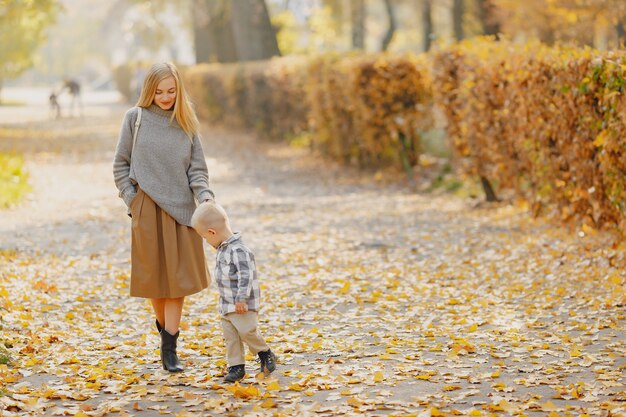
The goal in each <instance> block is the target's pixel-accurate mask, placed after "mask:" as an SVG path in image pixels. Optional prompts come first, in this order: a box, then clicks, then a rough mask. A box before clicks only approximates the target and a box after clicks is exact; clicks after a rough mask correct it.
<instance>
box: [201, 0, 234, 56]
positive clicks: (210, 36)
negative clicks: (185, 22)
mask: <svg viewBox="0 0 626 417" xmlns="http://www.w3.org/2000/svg"><path fill="white" fill-rule="evenodd" d="M192 6H193V9H192V16H193V17H192V18H193V26H194V27H193V34H194V42H195V55H196V63H201V62H235V61H237V48H236V47H235V38H234V37H233V30H232V27H231V10H230V0H194V1H193V3H192Z"/></svg>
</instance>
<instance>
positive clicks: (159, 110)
mask: <svg viewBox="0 0 626 417" xmlns="http://www.w3.org/2000/svg"><path fill="white" fill-rule="evenodd" d="M147 110H150V111H151V112H152V113H156V114H158V115H159V116H163V117H167V118H168V119H171V118H172V115H173V114H174V110H163V109H162V108H160V107H159V106H157V105H156V104H154V103H153V104H151V105H150V106H148V107H147Z"/></svg>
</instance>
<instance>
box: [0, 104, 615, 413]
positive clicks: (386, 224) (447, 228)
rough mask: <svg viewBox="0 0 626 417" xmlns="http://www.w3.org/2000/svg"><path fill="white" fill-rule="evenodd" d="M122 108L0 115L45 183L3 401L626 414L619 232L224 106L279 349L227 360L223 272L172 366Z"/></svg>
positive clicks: (209, 135)
mask: <svg viewBox="0 0 626 417" xmlns="http://www.w3.org/2000/svg"><path fill="white" fill-rule="evenodd" d="M122 111H123V109H115V110H113V111H110V112H103V114H101V115H93V114H92V115H90V116H89V117H87V118H85V119H66V120H61V121H40V122H37V123H32V124H30V125H29V127H26V125H19V124H11V125H8V124H5V125H4V126H2V129H0V133H2V137H1V138H0V150H1V151H7V150H17V151H18V152H21V153H23V154H24V155H25V157H26V160H27V161H28V164H27V168H28V169H29V171H30V178H31V181H32V185H33V193H32V194H31V196H30V197H29V199H28V200H27V201H26V202H24V203H23V204H21V205H20V206H17V207H14V208H11V209H8V210H4V211H2V212H0V236H1V239H0V316H1V318H0V325H1V326H2V333H1V342H2V343H4V345H5V346H6V348H7V349H6V350H7V353H8V355H9V357H10V361H9V363H8V364H6V365H0V389H1V392H0V410H1V412H2V415H3V416H18V415H19V416H22V415H33V416H36V415H45V416H56V415H59V416H63V415H74V416H105V415H111V416H124V415H136V416H158V415H176V416H196V415H197V416H206V415H212V416H222V415H246V416H256V415H263V416H265V415H268V416H270V415H271V416H336V415H347V416H350V415H355V416H356V415H368V416H374V415H380V416H411V415H413V416H443V415H467V416H481V415H484V416H487V415H528V416H534V415H537V416H546V415H549V416H568V415H571V416H581V415H601V416H615V415H626V388H625V384H626V357H625V356H626V329H625V325H626V292H625V282H626V281H625V274H624V272H623V271H624V264H625V262H624V249H625V247H626V246H625V245H623V244H619V242H615V241H614V238H612V237H611V236H609V235H606V234H603V233H599V232H594V231H593V230H580V231H572V230H568V229H564V228H559V227H555V226H553V225H550V224H547V223H545V222H543V221H541V220H531V219H530V217H529V215H528V213H527V212H526V211H525V210H524V209H523V208H522V207H516V206H510V205H498V206H492V207H481V208H476V206H475V204H474V203H473V202H472V201H469V200H461V199H458V198H454V197H450V196H445V195H444V196H434V195H416V194H412V193H409V192H407V191H406V190H403V189H402V187H399V186H396V185H393V184H388V185H380V184H375V183H374V182H372V181H371V180H370V178H369V176H368V175H367V174H357V173H354V172H351V171H348V170H341V169H338V168H336V167H335V166H333V165H329V164H326V163H322V162H320V161H319V160H316V159H313V158H310V157H308V156H305V155H304V153H302V152H300V151H294V150H293V149H287V148H284V147H281V146H278V145H259V144H255V143H254V142H253V141H252V139H251V138H250V137H248V136H246V135H245V134H242V133H233V132H226V131H221V130H218V129H210V128H208V127H207V128H205V132H204V137H205V153H206V155H207V158H208V159H207V160H208V163H209V169H210V173H211V176H212V182H213V185H214V189H215V191H216V194H217V196H218V200H219V201H220V202H221V203H222V204H223V205H224V206H225V208H226V209H227V211H229V214H230V216H231V220H232V223H233V225H234V227H235V228H236V229H238V230H241V231H242V232H243V235H244V239H245V240H246V242H247V243H248V244H249V246H251V247H252V248H253V249H254V250H255V251H256V254H257V261H258V264H259V270H260V274H261V275H260V276H261V283H262V286H261V288H262V306H263V308H262V311H261V314H260V320H261V331H262V332H263V333H264V335H265V336H266V338H267V340H268V342H269V344H270V346H271V347H272V349H273V350H274V351H275V352H276V353H277V354H278V356H279V365H278V369H277V371H276V372H275V373H274V374H273V375H272V376H271V377H268V378H260V377H259V376H257V375H256V373H257V371H258V364H256V363H255V362H254V361H253V358H252V357H249V358H248V359H249V360H248V362H247V370H248V376H247V377H246V378H245V379H244V380H243V381H242V383H240V384H236V385H228V384H224V383H223V382H222V375H223V373H224V371H225V361H224V347H223V342H222V337H221V330H220V328H219V321H218V315H217V313H216V301H217V295H216V290H215V289H214V288H213V287H211V288H210V289H209V290H208V291H205V292H202V293H200V294H196V295H194V296H191V297H189V298H188V299H187V304H186V307H185V312H184V318H183V329H182V331H181V338H180V346H181V348H180V356H181V359H182V360H183V361H184V363H185V366H186V370H185V372H184V373H182V374H178V375H170V374H167V373H165V372H164V371H163V370H162V369H161V368H160V363H159V356H158V347H159V342H158V341H159V339H158V335H157V334H156V331H155V329H154V327H153V320H154V319H153V316H152V314H151V312H150V309H149V307H148V304H147V303H146V302H144V301H142V300H139V299H132V298H130V297H128V283H129V278H128V273H129V233H130V232H129V220H128V218H127V217H126V215H125V210H124V208H123V205H122V203H121V200H119V199H118V198H117V197H116V194H117V193H116V190H115V188H114V186H113V179H112V173H111V161H112V157H113V150H114V147H115V142H116V135H117V131H118V128H119V122H120V120H121V115H122ZM206 252H207V257H208V259H209V264H210V266H211V268H212V265H213V256H214V255H213V251H212V250H210V249H209V248H206ZM1 354H2V352H0V358H1Z"/></svg>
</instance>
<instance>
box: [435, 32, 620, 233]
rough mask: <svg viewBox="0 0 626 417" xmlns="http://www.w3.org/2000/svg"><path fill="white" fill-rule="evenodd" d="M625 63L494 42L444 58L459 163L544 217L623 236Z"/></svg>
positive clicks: (439, 73) (441, 93) (440, 61)
mask: <svg viewBox="0 0 626 417" xmlns="http://www.w3.org/2000/svg"><path fill="white" fill-rule="evenodd" d="M625 64H626V60H625V59H624V56H623V55H616V54H612V53H599V52H598V51H593V50H590V49H574V48H566V47H547V46H545V45H541V44H527V45H514V44H511V43H508V42H491V41H474V42H465V43H461V44H459V45H456V46H453V47H450V48H448V49H446V50H443V51H439V52H437V53H435V54H434V57H433V73H434V80H435V81H434V90H435V91H436V92H437V102H438V104H439V106H440V107H441V108H442V109H444V111H445V114H446V119H447V132H448V137H449V139H450V143H451V145H452V147H453V148H454V150H455V151H456V155H457V165H458V166H459V167H460V168H461V169H463V170H464V171H465V172H467V173H471V174H477V175H480V176H482V177H485V178H487V179H489V180H490V182H491V183H492V184H493V185H494V186H495V188H496V190H497V191H498V192H504V191H505V190H512V191H514V192H515V193H516V195H517V196H519V197H523V198H525V199H527V200H528V201H530V202H531V203H532V207H533V209H534V210H535V211H536V212H540V211H542V210H543V209H549V210H550V211H552V212H554V211H555V210H556V212H557V213H558V215H559V216H560V217H561V218H562V220H564V221H567V220H570V219H577V220H582V221H583V222H585V223H587V224H588V225H591V226H602V225H606V224H615V225H620V226H621V228H622V229H623V227H624V220H625V218H626V212H625V209H626V207H625V201H626V194H625V192H624V181H625V180H626V176H625V174H626V170H625V169H626V165H625V164H626V153H625V152H624V146H625V142H624V133H625V128H626V125H625V122H626V119H625V115H626V113H625V112H624V110H625V108H624V97H623V91H624V84H625V82H626V79H625V73H624V69H625V68H626V66H625Z"/></svg>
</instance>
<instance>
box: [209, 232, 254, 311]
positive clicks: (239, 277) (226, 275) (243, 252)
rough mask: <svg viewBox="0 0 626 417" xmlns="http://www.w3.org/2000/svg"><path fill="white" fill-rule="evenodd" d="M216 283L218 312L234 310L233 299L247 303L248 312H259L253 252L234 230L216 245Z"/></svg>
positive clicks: (234, 301)
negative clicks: (218, 296)
mask: <svg viewBox="0 0 626 417" xmlns="http://www.w3.org/2000/svg"><path fill="white" fill-rule="evenodd" d="M215 282H216V284H217V288H218V290H219V292H220V301H219V305H218V307H217V309H218V311H219V312H220V314H223V315H226V314H228V313H234V312H235V303H236V302H245V303H247V304H248V310H249V311H259V300H260V298H261V290H260V288H259V279H258V276H257V272H256V263H255V262H254V253H252V251H251V250H250V249H249V248H248V247H247V246H246V245H245V244H244V243H243V240H242V239H241V233H239V232H236V233H234V234H233V235H232V236H231V237H230V238H228V239H226V240H225V241H224V242H222V244H221V245H219V247H218V248H217V255H216V261H215Z"/></svg>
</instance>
